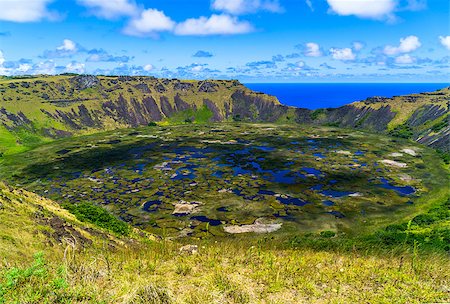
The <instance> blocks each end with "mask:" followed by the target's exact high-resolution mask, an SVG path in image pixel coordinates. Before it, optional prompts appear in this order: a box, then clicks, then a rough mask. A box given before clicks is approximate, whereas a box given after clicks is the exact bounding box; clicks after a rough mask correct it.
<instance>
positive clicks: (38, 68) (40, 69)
mask: <svg viewBox="0 0 450 304" xmlns="http://www.w3.org/2000/svg"><path fill="white" fill-rule="evenodd" d="M55 72H56V69H55V62H54V61H53V60H47V61H41V62H39V63H38V64H36V65H35V66H34V67H33V74H49V75H50V74H55Z"/></svg>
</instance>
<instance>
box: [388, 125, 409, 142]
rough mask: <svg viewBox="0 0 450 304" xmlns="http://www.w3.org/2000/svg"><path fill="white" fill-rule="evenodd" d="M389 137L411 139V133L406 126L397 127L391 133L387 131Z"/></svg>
mask: <svg viewBox="0 0 450 304" xmlns="http://www.w3.org/2000/svg"><path fill="white" fill-rule="evenodd" d="M389 135H391V136H394V137H400V138H407V139H409V138H411V137H412V136H413V131H412V129H411V127H410V126H408V125H405V124H403V125H398V126H396V127H395V128H394V129H392V130H391V131H389Z"/></svg>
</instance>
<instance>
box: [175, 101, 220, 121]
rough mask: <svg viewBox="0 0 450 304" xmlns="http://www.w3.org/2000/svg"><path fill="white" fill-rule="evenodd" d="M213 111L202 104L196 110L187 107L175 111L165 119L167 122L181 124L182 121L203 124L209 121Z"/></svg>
mask: <svg viewBox="0 0 450 304" xmlns="http://www.w3.org/2000/svg"><path fill="white" fill-rule="evenodd" d="M212 116H213V113H212V112H211V110H210V109H208V107H207V106H205V105H203V106H202V107H201V108H199V109H197V110H193V109H189V110H184V111H180V112H177V113H175V114H173V115H172V116H171V117H169V118H168V119H167V121H168V122H169V124H172V125H176V124H183V123H187V124H190V123H196V124H204V123H207V122H209V121H210V119H211V117H212Z"/></svg>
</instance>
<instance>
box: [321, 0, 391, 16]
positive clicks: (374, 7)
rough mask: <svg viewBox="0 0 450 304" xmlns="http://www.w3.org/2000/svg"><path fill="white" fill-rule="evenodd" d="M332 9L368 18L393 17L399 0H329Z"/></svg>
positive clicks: (340, 12) (341, 13) (337, 12)
mask: <svg viewBox="0 0 450 304" xmlns="http://www.w3.org/2000/svg"><path fill="white" fill-rule="evenodd" d="M327 2H328V4H329V5H330V9H331V10H332V11H333V12H334V13H336V14H338V15H342V16H350V15H354V16H357V17H360V18H367V19H386V18H387V19H392V18H393V15H392V14H393V12H394V10H395V8H396V6H397V0H327Z"/></svg>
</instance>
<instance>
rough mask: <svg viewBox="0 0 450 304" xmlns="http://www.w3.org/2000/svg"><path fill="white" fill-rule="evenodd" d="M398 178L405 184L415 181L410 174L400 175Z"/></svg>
mask: <svg viewBox="0 0 450 304" xmlns="http://www.w3.org/2000/svg"><path fill="white" fill-rule="evenodd" d="M398 177H399V178H400V180H402V181H404V182H410V181H412V180H413V178H412V177H411V176H410V175H408V174H400V175H399V176H398Z"/></svg>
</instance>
